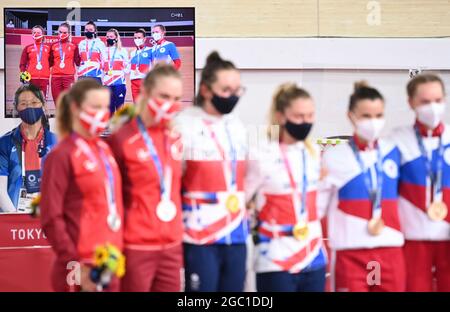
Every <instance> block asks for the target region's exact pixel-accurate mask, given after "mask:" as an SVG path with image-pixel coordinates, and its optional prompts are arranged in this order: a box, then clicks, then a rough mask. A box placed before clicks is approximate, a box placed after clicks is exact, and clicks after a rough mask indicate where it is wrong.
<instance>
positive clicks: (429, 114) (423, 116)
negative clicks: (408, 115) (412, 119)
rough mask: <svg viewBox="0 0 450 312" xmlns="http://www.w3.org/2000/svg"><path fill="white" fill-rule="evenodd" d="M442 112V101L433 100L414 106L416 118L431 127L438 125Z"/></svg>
mask: <svg viewBox="0 0 450 312" xmlns="http://www.w3.org/2000/svg"><path fill="white" fill-rule="evenodd" d="M444 113H445V104H444V103H436V102H433V103H430V104H426V105H421V106H419V107H417V108H416V115H417V119H418V120H419V121H420V122H421V123H423V124H424V125H426V126H427V127H429V128H431V129H434V128H436V127H437V126H438V125H439V123H440V122H441V121H442V117H443V116H444Z"/></svg>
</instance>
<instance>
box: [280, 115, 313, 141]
mask: <svg viewBox="0 0 450 312" xmlns="http://www.w3.org/2000/svg"><path fill="white" fill-rule="evenodd" d="M312 126H313V124H312V123H309V122H302V123H299V124H298V123H293V122H290V121H289V120H287V121H286V124H285V125H284V128H285V129H286V131H287V132H288V133H289V134H290V135H291V136H292V137H293V138H295V139H297V140H299V141H303V140H304V139H306V137H307V136H308V134H309V132H310V131H311V128H312Z"/></svg>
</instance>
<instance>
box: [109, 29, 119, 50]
mask: <svg viewBox="0 0 450 312" xmlns="http://www.w3.org/2000/svg"><path fill="white" fill-rule="evenodd" d="M109 32H112V33H113V34H114V35H115V36H116V39H117V43H116V45H117V50H119V51H120V50H122V40H121V39H120V35H119V31H118V30H117V29H115V28H110V29H109V30H108V31H107V32H106V33H109Z"/></svg>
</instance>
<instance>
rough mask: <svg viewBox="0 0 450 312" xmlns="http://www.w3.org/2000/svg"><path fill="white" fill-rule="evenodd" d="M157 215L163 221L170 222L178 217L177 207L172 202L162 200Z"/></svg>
mask: <svg viewBox="0 0 450 312" xmlns="http://www.w3.org/2000/svg"><path fill="white" fill-rule="evenodd" d="M156 215H157V216H158V218H159V219H160V220H161V221H163V222H170V221H172V220H173V219H174V218H175V216H176V215H177V207H176V206H175V203H174V202H173V201H171V200H161V201H160V202H159V204H158V206H157V207H156Z"/></svg>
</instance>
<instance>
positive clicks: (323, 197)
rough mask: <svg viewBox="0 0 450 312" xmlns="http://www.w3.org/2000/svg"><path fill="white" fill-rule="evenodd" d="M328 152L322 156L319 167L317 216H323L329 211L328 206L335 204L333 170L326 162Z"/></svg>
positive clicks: (327, 160) (328, 159) (335, 192)
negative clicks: (330, 169) (320, 170)
mask: <svg viewBox="0 0 450 312" xmlns="http://www.w3.org/2000/svg"><path fill="white" fill-rule="evenodd" d="M329 156H330V154H329V153H326V152H325V153H324V157H323V158H322V164H321V168H322V171H323V176H322V177H321V179H320V181H319V183H318V187H317V200H316V204H317V212H318V214H319V218H320V219H322V218H323V217H325V216H326V215H327V213H328V211H329V208H330V207H332V206H333V205H336V204H337V191H338V188H337V186H336V184H335V183H334V182H335V179H334V178H333V172H330V171H329V166H328V163H329V161H330V157H329ZM321 175H322V174H321Z"/></svg>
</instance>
